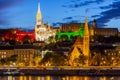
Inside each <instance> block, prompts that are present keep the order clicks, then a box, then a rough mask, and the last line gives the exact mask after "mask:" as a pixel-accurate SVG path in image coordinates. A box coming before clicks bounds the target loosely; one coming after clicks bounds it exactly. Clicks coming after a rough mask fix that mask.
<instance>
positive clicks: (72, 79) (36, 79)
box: [0, 76, 120, 80]
mask: <svg viewBox="0 0 120 80" xmlns="http://www.w3.org/2000/svg"><path fill="white" fill-rule="evenodd" d="M0 80H120V77H118V76H116V77H112V76H107V77H105V76H101V77H100V76H99V77H95V76H93V77H87V76H0Z"/></svg>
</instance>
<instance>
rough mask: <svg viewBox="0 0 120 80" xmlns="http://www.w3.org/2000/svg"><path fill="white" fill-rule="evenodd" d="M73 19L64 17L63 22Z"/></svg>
mask: <svg viewBox="0 0 120 80" xmlns="http://www.w3.org/2000/svg"><path fill="white" fill-rule="evenodd" d="M72 19H73V17H66V18H63V21H68V20H72Z"/></svg>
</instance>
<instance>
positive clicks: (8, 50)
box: [0, 46, 14, 59]
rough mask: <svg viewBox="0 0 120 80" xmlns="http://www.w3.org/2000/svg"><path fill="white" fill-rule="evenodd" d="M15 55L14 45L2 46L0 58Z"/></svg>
mask: <svg viewBox="0 0 120 80" xmlns="http://www.w3.org/2000/svg"><path fill="white" fill-rule="evenodd" d="M11 55H14V46H0V59H2V58H7V57H10V56H11Z"/></svg>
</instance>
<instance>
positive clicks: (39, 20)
mask: <svg viewBox="0 0 120 80" xmlns="http://www.w3.org/2000/svg"><path fill="white" fill-rule="evenodd" d="M41 23H42V14H41V11H40V3H38V11H37V15H36V24H37V25H41Z"/></svg>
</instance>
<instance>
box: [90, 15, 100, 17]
mask: <svg viewBox="0 0 120 80" xmlns="http://www.w3.org/2000/svg"><path fill="white" fill-rule="evenodd" d="M91 17H92V18H96V17H100V15H93V16H91Z"/></svg>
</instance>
